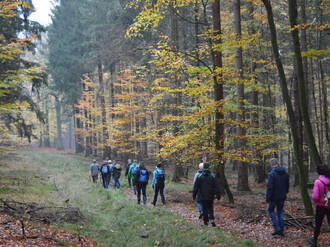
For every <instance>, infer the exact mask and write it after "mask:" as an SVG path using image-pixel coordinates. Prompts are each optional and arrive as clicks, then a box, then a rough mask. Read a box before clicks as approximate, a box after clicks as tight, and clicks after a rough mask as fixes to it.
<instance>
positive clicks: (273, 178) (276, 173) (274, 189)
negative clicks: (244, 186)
mask: <svg viewBox="0 0 330 247" xmlns="http://www.w3.org/2000/svg"><path fill="white" fill-rule="evenodd" d="M288 192H289V175H288V173H287V172H286V171H285V169H284V168H283V167H280V166H277V167H275V168H274V169H273V170H272V171H271V172H270V173H269V174H268V183H267V193H266V202H280V201H284V200H286V194H287V193H288Z"/></svg>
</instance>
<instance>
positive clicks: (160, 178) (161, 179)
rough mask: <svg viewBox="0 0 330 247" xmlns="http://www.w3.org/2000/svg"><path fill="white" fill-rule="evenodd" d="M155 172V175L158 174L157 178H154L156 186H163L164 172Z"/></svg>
mask: <svg viewBox="0 0 330 247" xmlns="http://www.w3.org/2000/svg"><path fill="white" fill-rule="evenodd" d="M156 172H157V174H158V176H157V178H156V180H157V183H158V184H164V182H165V175H164V172H163V171H162V172H161V173H160V172H159V171H157V170H156Z"/></svg>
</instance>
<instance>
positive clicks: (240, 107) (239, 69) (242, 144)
mask: <svg viewBox="0 0 330 247" xmlns="http://www.w3.org/2000/svg"><path fill="white" fill-rule="evenodd" d="M234 19H235V36H236V42H237V44H236V47H235V64H236V75H237V78H238V81H237V86H236V95H237V122H238V127H237V135H238V142H237V144H238V145H237V149H238V150H237V151H238V152H239V153H243V152H244V150H245V149H246V139H245V135H246V129H245V127H243V126H244V125H245V106H244V75H243V50H242V46H241V45H238V44H239V43H240V41H241V37H242V31H241V1H240V0H234ZM237 190H239V191H250V188H249V170H248V164H247V163H246V162H244V161H242V160H239V161H238V179H237Z"/></svg>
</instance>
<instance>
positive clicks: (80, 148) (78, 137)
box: [75, 108, 83, 153]
mask: <svg viewBox="0 0 330 247" xmlns="http://www.w3.org/2000/svg"><path fill="white" fill-rule="evenodd" d="M79 114H80V110H79V109H78V108H76V109H75V130H76V131H75V147H76V153H82V152H83V146H82V137H81V134H79V133H78V132H77V130H79V129H82V122H81V120H80V118H77V117H76V115H79Z"/></svg>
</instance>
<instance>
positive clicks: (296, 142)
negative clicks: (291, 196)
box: [262, 0, 314, 215]
mask: <svg viewBox="0 0 330 247" xmlns="http://www.w3.org/2000/svg"><path fill="white" fill-rule="evenodd" d="M262 2H263V3H264V5H265V8H266V11H267V18H268V24H269V27H270V33H271V43H272V48H273V54H274V58H275V62H276V66H277V70H278V73H279V77H280V85H281V89H282V95H283V100H284V101H285V104H286V108H287V114H288V117H289V123H290V128H291V134H292V138H293V147H294V153H295V157H296V162H297V166H298V170H299V175H300V186H299V187H300V193H301V197H302V200H303V203H304V207H305V213H306V214H307V215H313V214H314V212H313V207H312V203H311V200H310V197H309V194H308V190H307V189H308V188H307V182H308V177H307V175H306V172H305V169H304V168H305V167H304V161H303V156H302V155H303V154H302V153H301V151H300V142H301V140H300V138H299V134H298V127H297V124H296V122H295V118H294V116H295V115H294V111H293V108H292V103H291V100H290V96H289V91H288V86H287V81H286V77H285V73H284V69H283V64H282V60H281V57H280V54H279V48H278V43H277V34H276V26H275V22H274V15H273V9H272V6H271V3H270V0H262Z"/></svg>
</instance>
